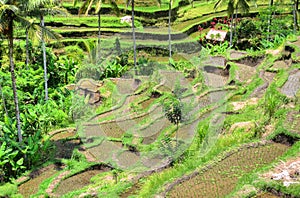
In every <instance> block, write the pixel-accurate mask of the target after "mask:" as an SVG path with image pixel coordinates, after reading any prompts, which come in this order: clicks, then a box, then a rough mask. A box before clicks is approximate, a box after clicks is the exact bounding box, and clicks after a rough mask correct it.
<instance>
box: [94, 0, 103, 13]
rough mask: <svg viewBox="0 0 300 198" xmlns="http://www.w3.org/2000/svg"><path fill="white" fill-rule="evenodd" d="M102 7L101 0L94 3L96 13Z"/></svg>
mask: <svg viewBox="0 0 300 198" xmlns="http://www.w3.org/2000/svg"><path fill="white" fill-rule="evenodd" d="M101 7H102V0H99V1H98V2H97V4H96V9H95V13H96V14H98V13H99V12H100V10H101Z"/></svg>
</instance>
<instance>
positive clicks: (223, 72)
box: [203, 66, 229, 77]
mask: <svg viewBox="0 0 300 198" xmlns="http://www.w3.org/2000/svg"><path fill="white" fill-rule="evenodd" d="M203 69H204V71H206V72H207V73H213V74H216V75H220V76H223V77H228V76H229V71H228V70H226V69H221V68H218V67H214V66H204V67H203Z"/></svg>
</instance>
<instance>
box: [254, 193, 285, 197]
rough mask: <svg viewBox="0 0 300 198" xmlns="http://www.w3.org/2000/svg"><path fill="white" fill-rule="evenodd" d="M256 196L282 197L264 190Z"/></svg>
mask: <svg viewBox="0 0 300 198" xmlns="http://www.w3.org/2000/svg"><path fill="white" fill-rule="evenodd" d="M254 198H280V197H279V196H277V195H274V194H272V193H269V192H264V193H260V194H258V195H256V196H255V197H254Z"/></svg>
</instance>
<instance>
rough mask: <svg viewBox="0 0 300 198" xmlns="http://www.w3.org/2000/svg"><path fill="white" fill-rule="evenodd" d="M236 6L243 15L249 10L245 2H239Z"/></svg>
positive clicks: (243, 0)
mask: <svg viewBox="0 0 300 198" xmlns="http://www.w3.org/2000/svg"><path fill="white" fill-rule="evenodd" d="M238 6H239V8H240V9H241V10H242V12H244V13H248V12H249V10H250V6H249V4H248V2H247V0H239V1H238Z"/></svg>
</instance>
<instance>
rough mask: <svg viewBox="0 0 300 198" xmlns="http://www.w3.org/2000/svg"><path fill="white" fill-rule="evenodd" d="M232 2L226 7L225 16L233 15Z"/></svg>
mask: <svg viewBox="0 0 300 198" xmlns="http://www.w3.org/2000/svg"><path fill="white" fill-rule="evenodd" d="M234 7H235V6H234V0H230V1H229V2H228V5H227V15H228V16H231V15H232V14H233V13H234Z"/></svg>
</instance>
